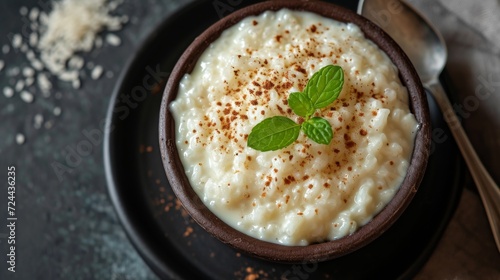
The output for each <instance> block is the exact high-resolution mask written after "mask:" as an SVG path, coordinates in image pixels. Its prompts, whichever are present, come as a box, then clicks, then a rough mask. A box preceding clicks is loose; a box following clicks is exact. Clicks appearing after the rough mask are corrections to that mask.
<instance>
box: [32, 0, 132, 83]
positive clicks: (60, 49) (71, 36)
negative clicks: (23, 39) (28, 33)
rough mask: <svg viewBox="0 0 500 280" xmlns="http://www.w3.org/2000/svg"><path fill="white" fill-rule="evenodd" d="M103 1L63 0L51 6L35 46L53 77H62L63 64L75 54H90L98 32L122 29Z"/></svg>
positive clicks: (118, 19) (118, 20)
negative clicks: (79, 52)
mask: <svg viewBox="0 0 500 280" xmlns="http://www.w3.org/2000/svg"><path fill="white" fill-rule="evenodd" d="M106 2H107V1H105V0H87V1H80V0H66V1H60V2H55V3H54V8H53V10H52V12H51V13H50V14H49V15H48V16H47V19H46V21H47V22H46V23H42V25H43V26H44V27H45V28H46V32H45V33H43V34H42V36H41V38H40V42H39V44H38V49H39V50H40V52H41V58H42V61H43V62H44V64H45V65H46V67H47V68H48V69H49V70H50V71H51V72H52V73H53V74H56V75H58V76H60V75H64V73H65V70H66V69H65V64H66V63H67V61H68V60H69V59H71V57H72V56H73V54H74V53H75V52H78V51H83V52H88V51H90V50H91V49H92V47H93V45H94V40H95V38H96V35H97V33H99V32H100V31H103V30H105V29H119V28H121V25H122V23H121V19H120V17H115V16H111V15H109V14H108V13H109V12H110V11H111V9H110V7H109V5H106ZM115 36H116V35H115ZM74 79H76V78H74Z"/></svg>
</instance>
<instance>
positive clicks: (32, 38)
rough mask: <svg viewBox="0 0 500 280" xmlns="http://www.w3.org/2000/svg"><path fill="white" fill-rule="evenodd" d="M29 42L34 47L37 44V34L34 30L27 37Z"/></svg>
mask: <svg viewBox="0 0 500 280" xmlns="http://www.w3.org/2000/svg"><path fill="white" fill-rule="evenodd" d="M29 42H30V46H32V47H36V45H37V44H38V34H37V33H35V32H33V33H31V34H30V37H29Z"/></svg>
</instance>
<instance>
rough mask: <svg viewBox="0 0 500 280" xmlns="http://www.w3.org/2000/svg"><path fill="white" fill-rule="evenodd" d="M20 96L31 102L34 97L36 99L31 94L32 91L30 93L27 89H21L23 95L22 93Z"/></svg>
mask: <svg viewBox="0 0 500 280" xmlns="http://www.w3.org/2000/svg"><path fill="white" fill-rule="evenodd" d="M20 96H21V99H22V100H23V101H24V102H26V103H31V102H33V99H34V97H33V94H31V93H30V92H28V91H25V90H23V91H21V95H20Z"/></svg>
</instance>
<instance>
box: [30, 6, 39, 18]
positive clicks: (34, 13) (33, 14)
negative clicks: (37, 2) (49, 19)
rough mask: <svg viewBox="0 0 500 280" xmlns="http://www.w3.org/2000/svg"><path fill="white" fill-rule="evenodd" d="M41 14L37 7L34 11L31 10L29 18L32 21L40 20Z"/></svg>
mask: <svg viewBox="0 0 500 280" xmlns="http://www.w3.org/2000/svg"><path fill="white" fill-rule="evenodd" d="M39 14H40V10H38V8H37V7H34V8H33V9H31V11H30V14H29V16H28V18H29V19H30V20H31V21H35V20H37V19H38V15H39Z"/></svg>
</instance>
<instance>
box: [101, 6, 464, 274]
mask: <svg viewBox="0 0 500 280" xmlns="http://www.w3.org/2000/svg"><path fill="white" fill-rule="evenodd" d="M255 2H258V1H248V0H247V1H245V0H239V1H234V0H232V1H223V0H217V1H213V0H201V1H196V2H194V3H191V4H188V5H186V6H184V7H182V8H181V9H179V10H178V11H177V12H176V13H175V14H172V15H169V16H168V17H167V18H166V19H165V21H164V22H162V23H161V25H159V26H158V27H157V28H156V29H155V31H154V32H153V34H151V35H150V36H149V38H148V40H146V41H145V42H144V45H143V46H142V48H141V49H140V50H139V52H137V53H136V54H135V56H134V57H133V58H132V59H131V60H130V62H129V63H128V65H127V67H126V68H125V69H124V71H123V73H122V75H121V76H120V79H119V82H118V84H117V87H116V88H115V91H114V93H113V97H112V100H111V103H110V107H109V111H108V118H107V121H108V124H109V125H111V129H110V132H109V133H108V134H106V137H105V143H104V160H105V167H106V176H107V181H108V188H109V194H110V197H111V201H112V203H113V204H114V206H115V209H116V211H117V213H118V216H119V219H120V220H121V222H122V225H123V226H124V228H125V231H126V232H127V234H128V236H129V238H130V240H131V241H132V243H133V244H134V246H135V247H136V249H137V251H138V252H139V253H140V254H141V256H142V257H143V258H144V260H145V261H146V262H147V263H148V265H149V266H150V267H151V269H152V270H153V271H154V272H155V273H156V274H157V275H158V276H159V277H160V278H162V279H244V278H245V277H246V276H251V277H255V276H259V279H379V278H381V279H407V278H411V277H412V276H413V275H415V273H416V272H418V270H419V269H420V268H421V267H422V265H423V264H424V263H425V262H426V261H427V259H428V257H429V256H430V254H431V253H432V251H433V250H434V247H435V245H436V244H437V242H438V241H439V239H440V237H441V235H442V233H443V231H444V229H445V228H446V226H447V224H448V222H449V219H450V218H451V216H452V214H453V212H454V210H455V208H456V205H457V203H458V200H459V198H460V194H461V191H462V185H461V184H460V182H461V181H462V179H463V178H462V176H463V175H461V174H464V172H463V171H464V165H463V162H462V158H461V156H460V154H459V153H458V150H457V148H456V145H455V143H454V142H453V141H452V140H451V137H447V138H448V140H446V141H444V142H443V141H440V139H443V138H442V136H440V137H436V139H434V140H435V141H434V143H433V148H432V154H431V157H430V159H429V163H428V169H427V171H426V174H425V177H424V180H423V182H422V185H421V187H420V189H419V191H418V193H417V194H416V196H415V197H414V199H413V201H412V202H411V204H410V205H409V206H408V208H407V210H406V211H405V213H404V214H403V215H402V216H401V218H400V219H399V220H398V221H397V222H396V223H395V224H394V225H393V226H392V227H391V228H390V229H389V230H388V231H387V232H385V233H384V234H383V235H382V236H381V237H380V238H378V239H377V240H375V241H374V242H372V243H370V244H369V245H367V246H365V247H363V248H362V249H360V250H358V251H356V252H354V253H351V254H349V255H346V256H343V257H340V258H338V259H335V260H332V261H328V262H321V263H298V264H295V265H291V264H278V263H274V262H266V261H263V260H261V259H256V258H252V257H249V256H247V255H244V254H240V253H238V252H237V251H235V250H234V249H232V248H230V247H229V246H227V245H225V244H223V243H221V242H220V241H218V240H217V239H215V238H214V237H212V236H210V235H209V234H208V233H206V232H205V231H204V230H203V229H201V228H200V227H199V226H198V225H197V224H196V223H195V222H194V221H193V220H192V219H191V218H190V217H189V215H187V213H186V212H185V211H184V210H183V208H182V206H181V205H180V204H179V203H178V202H177V200H176V198H175V195H174V194H173V192H172V190H171V188H170V186H169V184H168V181H167V178H166V177H165V174H164V169H163V165H162V161H161V157H160V151H159V146H158V120H159V110H160V103H161V98H162V93H163V87H164V85H165V82H166V80H167V78H168V74H169V72H170V71H171V70H172V67H173V66H174V64H175V62H176V61H177V59H178V58H179V56H180V55H181V54H182V52H183V51H184V49H185V48H186V47H187V46H188V45H189V44H190V43H191V42H192V40H193V39H194V38H195V37H196V36H197V35H198V34H200V33H201V32H202V31H203V30H204V29H205V28H206V27H208V26H209V25H211V24H212V23H214V22H215V21H217V20H218V19H220V17H221V16H224V15H227V14H228V13H230V12H231V11H234V10H236V9H238V8H242V7H244V6H247V5H250V4H253V3H255ZM329 2H332V3H335V4H339V5H343V6H346V7H348V8H350V9H353V10H355V9H356V5H357V3H355V1H350V2H349V1H341V0H333V1H329ZM443 82H444V84H445V86H446V88H447V90H448V92H451V91H452V90H451V89H450V84H449V83H448V80H447V79H445V77H443ZM450 98H452V99H453V98H454V97H453V96H450ZM428 99H429V106H430V111H431V118H432V126H433V131H435V132H436V135H437V136H439V135H441V134H440V133H446V134H448V135H450V134H449V133H448V130H447V128H446V125H445V123H444V120H443V119H442V118H441V115H440V112H439V109H438V108H437V107H436V105H435V103H434V101H433V99H432V97H431V96H430V95H428Z"/></svg>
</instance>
